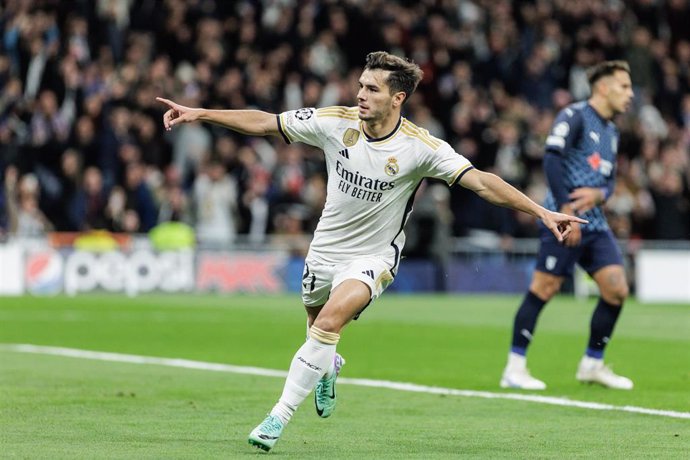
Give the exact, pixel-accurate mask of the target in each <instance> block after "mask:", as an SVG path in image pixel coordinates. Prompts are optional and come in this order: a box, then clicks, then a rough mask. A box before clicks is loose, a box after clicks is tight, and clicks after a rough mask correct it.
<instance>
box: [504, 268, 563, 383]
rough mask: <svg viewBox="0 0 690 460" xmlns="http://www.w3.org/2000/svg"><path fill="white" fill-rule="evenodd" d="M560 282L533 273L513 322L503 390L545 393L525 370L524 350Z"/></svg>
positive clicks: (560, 280) (558, 279) (544, 275)
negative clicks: (543, 309)
mask: <svg viewBox="0 0 690 460" xmlns="http://www.w3.org/2000/svg"><path fill="white" fill-rule="evenodd" d="M562 284H563V278H562V277H560V276H555V275H551V274H549V273H544V272H541V271H535V272H534V275H533V276H532V282H531V283H530V288H529V291H528V292H527V294H526V295H525V297H524V299H523V300H522V304H520V308H519V309H518V311H517V313H516V314H515V319H514V320H513V340H512V342H511V347H510V353H509V354H508V363H507V364H506V367H505V369H504V371H503V376H502V377H501V387H502V388H519V389H523V390H544V389H545V388H546V384H545V383H544V382H542V381H541V380H539V379H536V378H534V377H533V376H532V375H531V374H530V373H529V370H528V369H527V349H528V347H529V345H530V343H531V341H532V336H533V334H534V330H535V328H536V325H537V319H538V318H539V314H540V313H541V311H542V308H544V305H546V303H547V302H548V301H549V300H551V298H552V297H553V296H554V295H556V293H558V291H559V290H560V289H561V285H562Z"/></svg>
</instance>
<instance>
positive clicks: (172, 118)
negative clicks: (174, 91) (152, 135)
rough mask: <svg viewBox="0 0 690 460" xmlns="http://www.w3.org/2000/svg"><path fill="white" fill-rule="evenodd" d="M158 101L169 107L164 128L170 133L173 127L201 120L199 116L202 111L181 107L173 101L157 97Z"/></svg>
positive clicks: (164, 118) (164, 120) (164, 119)
mask: <svg viewBox="0 0 690 460" xmlns="http://www.w3.org/2000/svg"><path fill="white" fill-rule="evenodd" d="M156 100H157V101H158V102H162V103H163V104H165V105H167V106H168V111H167V112H165V114H164V115H163V126H165V129H166V131H170V130H171V129H172V127H173V126H175V125H178V124H180V123H189V122H191V121H196V120H198V119H199V115H200V114H201V109H193V108H191V107H185V106H184V105H180V104H178V103H176V102H173V101H171V100H170V99H165V98H162V97H157V98H156Z"/></svg>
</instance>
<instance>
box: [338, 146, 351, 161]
mask: <svg viewBox="0 0 690 460" xmlns="http://www.w3.org/2000/svg"><path fill="white" fill-rule="evenodd" d="M338 153H339V154H340V155H341V156H343V157H345V158H347V159H348V160H349V159H350V152H348V151H347V149H345V150H341V151H340V152H338Z"/></svg>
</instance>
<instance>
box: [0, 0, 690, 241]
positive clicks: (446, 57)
mask: <svg viewBox="0 0 690 460" xmlns="http://www.w3.org/2000/svg"><path fill="white" fill-rule="evenodd" d="M689 3H690V2H688V1H686V0H667V1H664V0H630V1H621V0H604V1H602V0H578V1H572V0H522V1H521V0H514V1H509V0H421V1H412V0H400V1H390V0H389V1H382V0H344V1H325V0H324V1H316V0H299V1H298V0H261V1H260V0H254V1H249V0H245V1H242V0H235V1H225V0H71V1H59V0H5V1H4V2H3V6H2V7H1V8H2V9H1V10H0V21H1V22H0V24H1V29H2V35H1V37H0V39H1V53H0V87H1V88H2V91H1V92H0V149H1V152H0V171H1V172H2V174H1V175H0V180H2V187H0V233H2V234H3V235H5V236H8V235H24V236H33V235H41V234H44V233H45V232H47V231H52V230H56V231H83V230H89V229H108V230H111V231H115V232H133V233H135V232H136V233H141V232H147V231H149V230H150V229H151V228H153V227H154V226H156V225H157V224H158V223H161V222H167V221H181V222H186V223H188V224H190V225H191V226H193V227H194V228H195V230H196V233H197V236H198V239H199V241H200V243H202V244H208V245H225V244H228V243H231V242H232V241H233V240H235V238H236V237H237V235H247V237H248V238H249V240H250V241H256V242H260V241H263V240H264V239H265V238H266V236H267V235H288V236H289V235H296V234H301V233H309V232H311V231H312V230H313V229H314V228H315V225H316V223H317V221H318V217H319V215H320V213H321V209H322V207H323V203H324V199H325V190H326V168H325V163H324V161H323V155H322V153H321V152H320V151H318V150H316V149H313V148H311V147H308V146H304V145H286V144H285V143H284V142H283V141H282V140H281V139H278V138H275V139H273V138H250V137H246V136H242V135H238V134H235V133H233V132H231V131H228V130H225V129H222V128H219V127H216V126H211V125H200V124H190V125H184V126H180V127H178V128H176V129H174V130H172V131H171V132H165V131H164V130H163V127H162V122H161V119H162V114H163V111H164V106H163V105H162V104H159V103H157V102H156V101H155V97H156V96H163V97H168V98H171V99H173V100H175V101H176V102H179V103H181V104H183V105H187V106H205V107H209V108H224V109H242V108H247V107H253V108H259V109H263V110H266V111H269V112H271V111H272V112H280V111H283V110H288V109H295V108H299V107H305V106H328V105H354V104H355V95H356V91H357V88H358V86H357V79H358V77H359V74H360V72H361V69H362V65H363V63H364V58H365V56H366V54H367V53H368V52H370V51H375V50H387V51H390V52H393V53H395V54H399V55H405V56H408V57H410V58H412V59H413V60H414V61H415V62H417V63H418V64H419V65H420V66H421V67H422V69H423V70H424V79H423V81H422V82H421V83H420V86H419V89H418V91H417V92H416V93H415V94H414V96H413V97H412V98H411V99H410V100H409V102H408V103H407V104H406V107H405V111H404V115H405V116H406V117H407V118H409V119H411V120H412V121H413V122H414V123H416V124H418V125H420V126H423V127H425V128H427V129H428V130H429V131H430V132H431V133H432V134H433V135H435V136H438V137H440V138H443V139H445V140H447V141H448V142H449V143H450V144H451V145H452V146H453V147H454V148H455V149H456V150H457V151H458V152H460V153H462V154H463V155H465V156H466V157H468V158H469V159H470V160H471V161H472V162H473V163H474V164H475V165H476V166H477V167H478V168H480V169H484V170H488V171H492V172H495V173H496V174H498V175H499V176H501V177H502V178H504V179H505V180H507V181H508V182H510V183H512V184H514V185H515V186H517V187H519V188H520V189H522V190H523V191H525V192H526V193H527V194H528V195H530V196H531V197H532V198H533V199H535V200H537V201H541V200H542V199H543V197H544V194H545V187H546V185H545V179H544V177H543V173H542V171H541V162H542V157H543V153H544V148H543V147H544V140H545V138H546V136H547V133H548V131H549V129H550V125H551V123H552V121H553V118H554V116H555V114H556V113H557V111H558V110H559V109H561V108H562V107H564V106H565V105H566V104H568V103H570V102H573V101H575V100H581V99H585V98H586V97H587V96H588V94H589V88H588V85H587V79H586V76H585V70H586V68H587V67H588V66H590V65H591V64H594V63H596V62H599V61H601V60H604V59H626V60H628V62H629V63H630V66H631V69H632V80H633V83H634V90H635V93H636V98H635V106H634V108H633V110H631V111H630V113H628V114H626V115H624V116H621V117H620V119H619V120H617V121H618V125H619V127H620V129H621V142H620V149H619V162H618V183H617V187H616V191H615V194H614V195H613V196H612V197H611V199H610V200H609V202H608V204H607V208H608V212H609V215H610V222H611V225H612V227H613V229H614V231H615V233H616V234H617V235H618V236H619V237H623V238H643V239H690V191H689V187H688V184H689V182H690V165H689V162H690V27H688V24H690V4H689ZM420 195H421V196H420V197H418V198H419V201H420V207H421V209H422V210H424V209H427V210H429V211H428V212H427V213H426V214H425V213H424V212H423V211H420V216H421V217H422V218H421V219H420V220H421V221H422V222H425V224H424V225H425V226H427V227H428V226H431V227H433V226H434V225H436V226H444V227H446V228H447V229H448V232H449V233H450V234H452V235H456V236H466V235H472V234H473V232H491V233H492V234H496V235H500V236H502V237H503V238H504V241H507V242H509V241H510V238H513V237H533V236H535V235H536V224H535V222H534V220H533V219H531V218H530V217H529V216H525V215H522V214H519V213H513V212H511V211H508V210H505V209H501V208H496V207H493V206H491V205H488V204H486V203H485V202H483V201H482V200H481V199H479V198H477V197H476V196H475V195H474V194H473V193H468V192H467V191H465V190H463V189H462V188H461V187H455V188H453V189H452V190H448V189H447V188H445V189H444V188H442V187H440V186H439V185H438V184H433V183H430V184H428V186H425V187H423V188H422V189H421V191H420ZM425 203H429V204H428V205H426V204H425ZM447 210H449V211H452V212H445V211H447ZM425 228H426V227H425ZM422 230H423V231H422V232H421V233H422V234H435V232H436V230H433V231H430V230H428V228H426V230H425V229H422ZM413 233H414V232H413ZM418 233H419V232H418ZM422 236H423V235H422ZM417 239H418V240H419V241H420V242H424V241H428V238H424V237H421V238H417ZM412 244H413V247H411V250H412V251H414V250H415V247H414V243H412Z"/></svg>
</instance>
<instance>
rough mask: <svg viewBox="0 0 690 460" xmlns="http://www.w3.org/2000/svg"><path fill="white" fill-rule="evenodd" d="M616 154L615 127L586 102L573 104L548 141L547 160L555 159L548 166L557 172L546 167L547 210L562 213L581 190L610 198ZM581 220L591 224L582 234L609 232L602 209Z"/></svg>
mask: <svg viewBox="0 0 690 460" xmlns="http://www.w3.org/2000/svg"><path fill="white" fill-rule="evenodd" d="M617 151H618V130H617V129H616V126H615V125H614V124H613V122H611V121H610V120H606V119H604V118H602V117H601V116H600V115H599V114H598V113H597V112H596V111H595V110H594V108H592V106H590V105H589V104H588V103H587V102H578V103H575V104H571V105H569V106H568V107H566V108H565V109H563V110H561V111H560V112H559V114H558V115H557V116H556V119H555V120H554V123H553V126H552V128H551V133H550V134H549V136H548V138H547V139H546V156H547V157H548V156H549V155H556V156H555V157H551V158H545V162H544V163H545V166H546V164H547V163H548V161H547V160H549V161H551V160H556V163H558V169H554V168H552V167H545V172H546V177H547V180H548V183H549V191H548V193H547V196H546V201H545V203H544V207H545V208H547V209H550V210H552V211H559V210H560V207H561V206H562V205H563V204H565V203H567V202H568V201H569V199H568V194H569V193H570V192H572V191H573V190H575V189H576V188H579V187H595V188H601V189H603V190H604V197H605V198H608V197H609V196H611V194H612V193H613V188H614V184H615V172H616V171H615V165H616V154H617ZM551 163H553V162H551ZM554 171H558V172H557V173H555V172H554ZM580 217H582V218H584V219H587V220H588V221H589V223H588V224H586V225H583V226H582V231H583V232H587V231H602V230H607V229H608V228H609V226H608V223H607V222H606V218H605V217H604V211H603V209H602V208H601V206H597V207H595V208H593V209H591V210H590V211H588V212H586V213H584V214H583V215H581V216H580Z"/></svg>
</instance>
